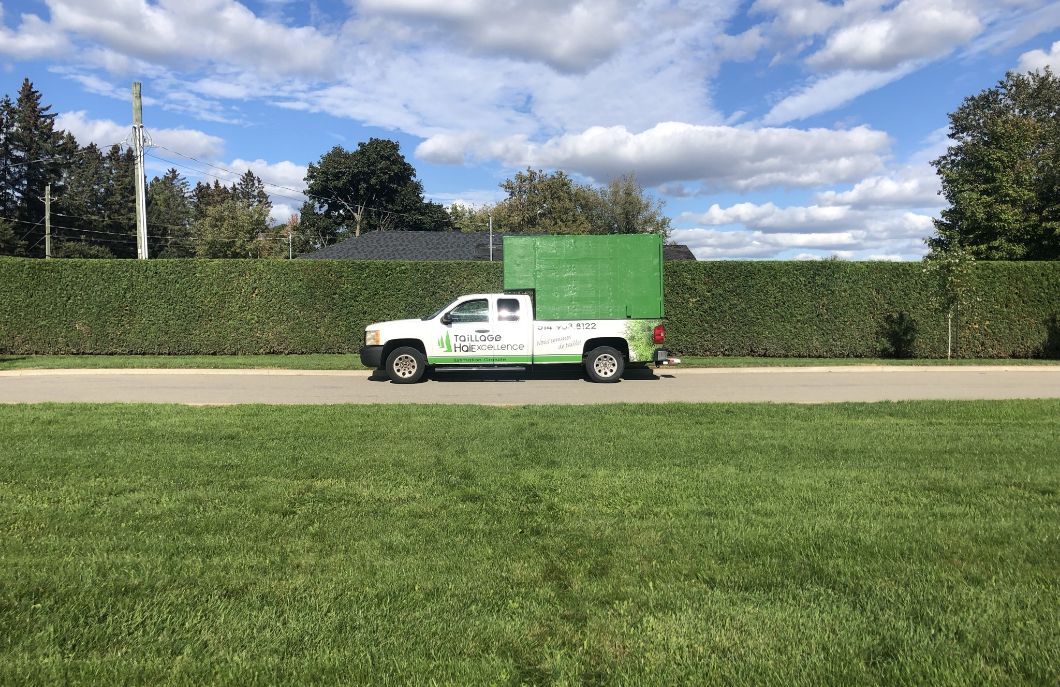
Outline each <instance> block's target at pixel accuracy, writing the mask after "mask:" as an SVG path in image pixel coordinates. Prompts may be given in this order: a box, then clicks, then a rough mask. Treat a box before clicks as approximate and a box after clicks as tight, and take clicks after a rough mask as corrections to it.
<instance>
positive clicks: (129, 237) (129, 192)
mask: <svg viewBox="0 0 1060 687" xmlns="http://www.w3.org/2000/svg"><path fill="white" fill-rule="evenodd" d="M103 179H104V187H103V203H102V210H103V219H104V221H103V229H102V231H105V232H106V234H105V235H104V238H106V239H107V241H109V242H110V243H109V244H108V246H109V247H110V249H111V251H112V252H113V253H114V254H115V256H117V257H119V258H134V257H136V216H135V214H134V212H135V207H136V186H135V180H136V157H135V156H134V155H133V151H132V149H131V148H126V149H125V150H122V148H121V146H118V145H114V146H111V148H110V150H108V151H107V155H106V156H105V157H104V158H103Z"/></svg>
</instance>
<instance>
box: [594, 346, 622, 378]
mask: <svg viewBox="0 0 1060 687" xmlns="http://www.w3.org/2000/svg"><path fill="white" fill-rule="evenodd" d="M625 369H626V359H625V358H624V357H623V356H622V353H620V352H619V351H617V350H615V349H614V348H611V347H610V346H600V347H599V348H594V349H593V350H591V351H589V355H587V356H586V357H585V372H586V373H587V374H588V375H589V379H590V380H592V381H594V382H617V381H618V380H619V379H620V378H621V377H622V373H623V372H624V371H625Z"/></svg>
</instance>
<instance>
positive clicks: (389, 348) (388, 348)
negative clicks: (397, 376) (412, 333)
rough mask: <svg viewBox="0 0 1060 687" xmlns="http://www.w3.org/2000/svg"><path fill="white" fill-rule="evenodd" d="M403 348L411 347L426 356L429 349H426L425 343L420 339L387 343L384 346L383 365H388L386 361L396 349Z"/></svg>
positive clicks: (397, 340)
mask: <svg viewBox="0 0 1060 687" xmlns="http://www.w3.org/2000/svg"><path fill="white" fill-rule="evenodd" d="M401 346H410V347H412V348H415V349H416V350H418V351H419V352H420V353H422V354H423V355H424V356H426V355H427V349H426V348H425V347H424V345H423V342H422V341H420V340H419V339H394V340H392V341H387V342H386V343H385V344H383V357H382V361H383V363H386V359H387V358H388V357H389V356H390V354H391V353H392V352H393V351H394V349H395V348H399V347H401Z"/></svg>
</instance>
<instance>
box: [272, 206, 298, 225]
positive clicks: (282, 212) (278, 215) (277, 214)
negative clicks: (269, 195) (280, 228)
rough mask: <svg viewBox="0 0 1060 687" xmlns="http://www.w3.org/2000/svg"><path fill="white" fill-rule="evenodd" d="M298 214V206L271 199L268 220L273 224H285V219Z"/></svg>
mask: <svg viewBox="0 0 1060 687" xmlns="http://www.w3.org/2000/svg"><path fill="white" fill-rule="evenodd" d="M296 214H298V208H296V207H295V206H294V205H292V204H290V203H278V202H276V201H272V210H271V211H270V212H269V221H270V222H271V223H272V224H273V225H274V226H275V225H277V224H287V220H289V219H291V217H292V216H294V215H296Z"/></svg>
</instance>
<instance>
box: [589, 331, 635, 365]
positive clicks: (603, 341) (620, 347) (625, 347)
mask: <svg viewBox="0 0 1060 687" xmlns="http://www.w3.org/2000/svg"><path fill="white" fill-rule="evenodd" d="M600 346H610V347H611V348H613V349H615V350H616V351H618V352H619V353H621V354H622V355H623V356H625V358H626V360H629V342H627V341H626V340H625V339H623V338H620V337H617V336H616V337H609V338H608V337H602V338H599V339H589V340H588V341H586V342H585V348H583V349H582V357H583V358H584V357H585V356H587V355H589V351H591V350H593V349H594V348H599V347H600Z"/></svg>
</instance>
